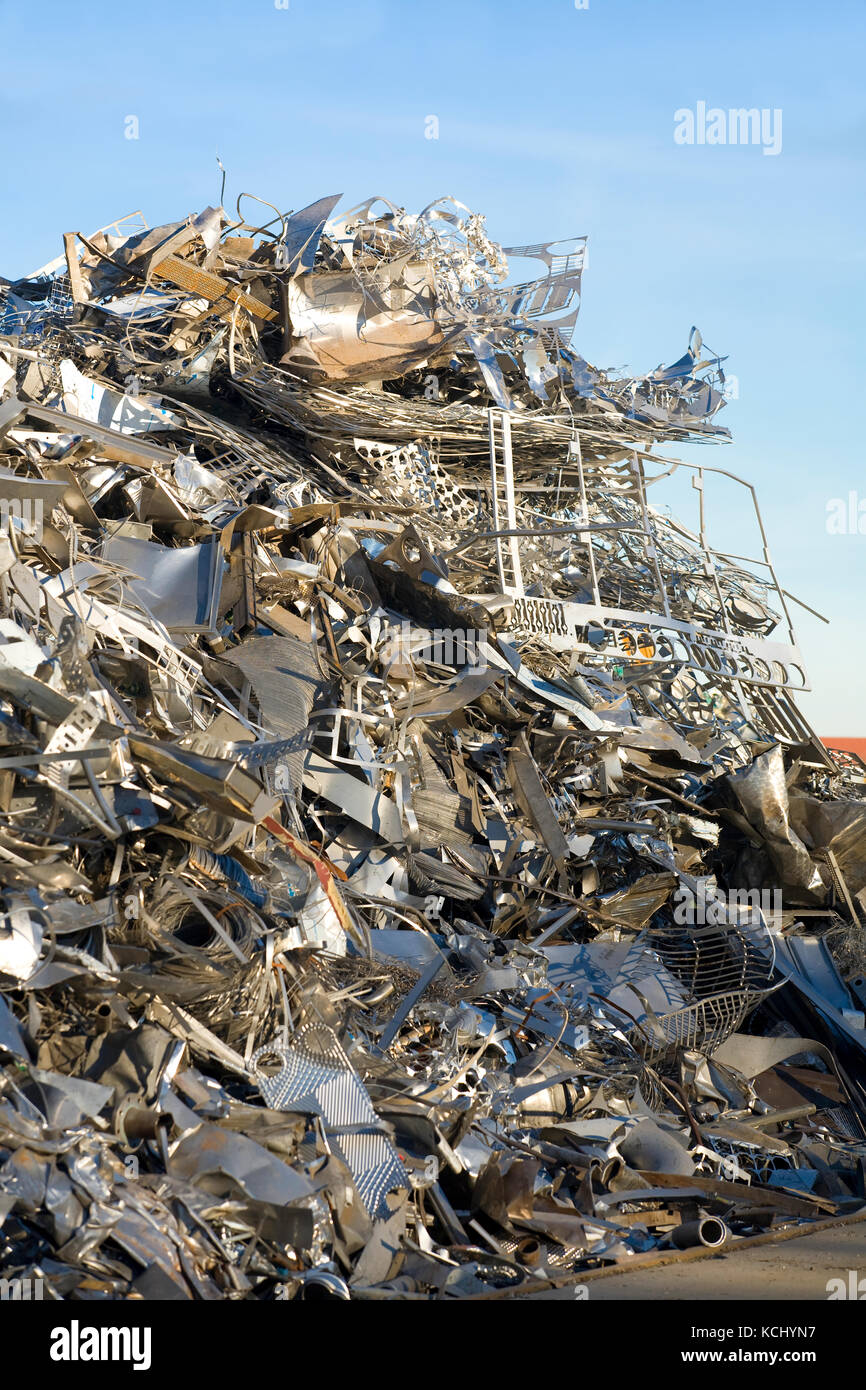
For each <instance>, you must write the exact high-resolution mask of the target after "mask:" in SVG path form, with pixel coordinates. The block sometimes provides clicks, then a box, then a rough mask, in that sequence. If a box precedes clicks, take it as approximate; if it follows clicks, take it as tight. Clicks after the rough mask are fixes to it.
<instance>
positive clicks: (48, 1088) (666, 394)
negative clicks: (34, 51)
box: [0, 195, 866, 1301]
mask: <svg viewBox="0 0 866 1390" xmlns="http://www.w3.org/2000/svg"><path fill="white" fill-rule="evenodd" d="M338 201H339V199H338V198H337V197H334V196H327V197H324V198H322V199H321V200H319V201H318V202H316V203H314V204H312V205H311V206H310V207H306V208H303V209H301V210H299V211H290V212H281V211H280V210H279V209H278V208H276V207H275V206H273V205H272V204H270V203H266V202H264V201H263V200H261V199H256V198H253V197H251V196H250V195H242V196H241V198H240V199H239V200H238V204H237V208H236V211H235V214H234V215H232V214H230V213H229V212H227V211H226V209H225V208H224V207H222V206H220V207H209V208H206V209H205V210H204V211H203V212H202V213H200V214H198V215H195V216H189V217H187V218H185V219H183V220H181V221H179V222H176V223H172V224H169V225H166V226H160V227H155V228H151V227H150V226H148V224H147V222H146V220H145V218H144V217H143V215H142V214H141V213H140V212H136V213H133V214H131V215H130V216H127V217H122V218H120V219H119V220H118V221H116V222H114V223H111V224H110V225H107V226H105V227H102V228H100V229H99V230H98V231H96V232H93V233H90V234H88V235H82V234H81V233H78V232H68V233H66V234H65V235H64V236H63V239H62V252H61V254H59V255H58V256H57V258H56V259H55V260H53V261H51V262H49V263H48V264H47V265H44V266H42V267H40V268H39V270H37V271H35V272H34V273H33V274H31V275H28V276H25V277H23V278H21V279H18V280H14V281H9V280H2V281H0V453H2V458H0V742H2V745H3V746H2V748H0V753H2V756H0V1078H2V1081H0V1213H2V1225H0V1252H2V1256H0V1267H2V1275H3V1277H4V1278H20V1279H28V1280H34V1279H38V1280H41V1281H42V1285H41V1287H42V1288H43V1290H44V1297H52V1298H56V1299H72V1300H75V1299H87V1298H94V1297H107V1298H112V1299H123V1298H128V1297H144V1298H155V1299H161V1298H178V1299H205V1300H216V1299H223V1298H251V1299H256V1300H260V1301H279V1300H284V1299H295V1298H298V1299H305V1298H307V1297H309V1296H311V1295H312V1296H316V1297H322V1296H325V1297H331V1298H338V1299H349V1298H351V1299H365V1298H366V1299H372V1298H398V1299H424V1298H443V1297H447V1298H471V1297H482V1298H484V1297H491V1296H511V1295H513V1294H520V1293H523V1292H527V1291H534V1290H535V1291H537V1290H543V1289H545V1288H549V1287H551V1285H552V1284H554V1283H556V1282H557V1281H562V1280H566V1281H567V1280H569V1279H574V1280H580V1279H583V1278H586V1277H589V1273H590V1272H591V1271H592V1270H593V1269H597V1268H599V1267H604V1266H609V1265H616V1266H618V1267H622V1268H624V1269H627V1268H628V1266H629V1262H630V1261H632V1260H633V1259H634V1257H635V1255H637V1254H640V1253H642V1252H647V1251H650V1250H654V1249H661V1250H666V1249H670V1250H678V1249H685V1248H688V1247H690V1246H699V1245H703V1246H706V1247H707V1248H708V1249H719V1248H726V1247H728V1246H732V1245H735V1244H736V1242H737V1241H738V1240H740V1239H742V1238H743V1237H745V1236H748V1235H750V1234H754V1233H756V1232H758V1231H762V1232H765V1233H766V1232H767V1231H768V1230H769V1232H770V1234H771V1235H772V1234H773V1233H774V1232H775V1231H777V1230H778V1231H779V1232H780V1233H781V1232H788V1231H789V1230H790V1228H791V1227H792V1226H797V1225H802V1227H803V1229H804V1230H805V1229H808V1223H809V1222H810V1220H814V1219H816V1218H821V1217H826V1216H828V1215H831V1216H832V1215H844V1214H846V1213H848V1212H852V1211H855V1210H857V1209H858V1208H859V1207H862V1205H863V1203H864V1199H866V1192H864V1186H863V1173H864V1170H866V1079H864V1076H866V1073H864V1065H863V1059H864V1050H866V1030H864V1009H866V983H864V981H866V945H864V942H866V936H864V921H866V793H864V774H866V768H864V767H863V765H862V764H860V763H859V761H858V760H857V759H856V758H853V757H851V756H846V755H840V754H837V753H834V752H831V751H828V750H827V749H826V748H824V747H823V746H822V745H821V743H820V742H819V740H818V739H817V738H816V737H815V735H814V734H813V732H812V730H811V729H810V728H809V725H808V724H807V722H806V720H805V719H804V718H803V716H802V714H801V713H800V711H799V709H798V707H797V704H796V695H797V692H798V691H801V690H804V689H807V688H808V683H807V675H806V670H805V665H804V662H803V659H802V655H801V653H800V651H799V648H798V645H797V640H796V635H795V632H794V627H793V616H792V610H793V608H794V607H795V606H796V605H797V604H798V603H800V600H797V599H794V598H793V597H792V596H791V595H790V594H789V593H788V592H787V591H786V590H785V589H784V588H782V586H781V582H780V579H779V577H778V576H777V573H776V570H775V568H774V565H773V561H772V557H771V554H770V550H769V543H768V539H767V536H766V533H765V529H764V524H763V521H762V518H761V514H760V511H759V509H758V504H757V499H756V495H755V491H754V489H753V487H752V486H751V484H750V483H748V482H745V481H743V480H741V479H739V478H737V477H736V475H735V474H733V473H730V472H729V471H727V470H725V469H719V468H713V467H710V466H709V465H704V464H701V465H696V464H690V463H685V462H683V461H681V460H678V459H676V458H672V457H670V456H669V454H668V452H667V450H668V448H669V447H670V446H671V445H675V444H677V443H693V442H705V443H714V442H715V443H719V442H724V441H725V440H727V438H728V431H727V430H726V429H725V428H724V427H723V426H722V425H720V424H719V423H718V422H717V417H718V414H719V412H720V410H721V409H722V407H723V406H724V404H725V391H726V385H725V373H724V368H723V365H722V364H723V361H724V359H723V358H720V357H718V356H717V355H716V354H715V353H713V352H711V351H710V350H709V349H708V348H706V347H705V345H704V343H703V341H702V338H701V335H700V334H699V333H698V332H697V330H696V329H692V331H691V333H690V336H689V340H688V347H687V350H686V352H685V353H684V354H683V355H682V356H681V357H680V358H679V359H678V360H677V361H675V362H674V363H673V364H672V365H670V366H662V367H658V368H656V369H655V370H654V371H650V372H648V373H647V374H645V375H644V376H641V377H633V378H619V377H616V376H614V375H613V374H611V373H609V372H605V371H602V370H600V369H598V368H595V367H593V366H591V365H590V364H589V363H588V362H587V361H586V360H585V359H584V358H583V357H582V356H581V355H580V354H579V352H578V351H577V350H576V348H575V347H573V346H572V333H573V330H574V327H575V322H576V318H577V312H578V307H579V302H580V292H581V277H582V273H583V270H584V266H585V251H586V243H585V239H584V238H580V237H579V238H575V239H572V240H570V241H555V242H544V243H538V244H536V245H524V246H519V247H510V248H503V247H502V246H500V245H499V244H498V243H497V242H495V241H494V240H493V239H492V237H491V236H490V234H489V232H488V230H487V228H486V225H485V222H484V219H483V217H480V216H479V215H477V214H476V213H473V212H471V211H470V210H469V209H468V208H466V207H464V206H463V205H462V204H461V203H459V202H457V201H456V200H454V199H453V198H441V199H438V200H437V201H436V202H433V203H431V204H430V205H429V206H428V207H426V208H425V209H423V210H422V211H421V212H419V213H417V214H412V213H408V212H406V211H405V210H404V209H402V208H399V207H397V206H395V205H394V204H392V203H389V202H388V201H387V200H385V199H382V198H375V199H371V200H370V201H369V202H366V203H364V204H362V205H360V206H358V207H355V208H353V209H351V210H350V211H348V212H345V213H338V212H337V211H336V208H337V204H338ZM527 263H531V264H532V267H533V268H532V270H531V271H530V272H529V274H530V276H531V277H534V278H524V277H523V276H522V275H521V271H520V267H521V266H522V265H525V264H527ZM660 450H664V452H660ZM689 476H690V478H691V482H692V485H693V487H694V489H695V490H696V494H697V497H696V501H697V510H698V524H697V527H696V529H695V530H690V529H689V528H688V527H686V526H685V525H683V524H681V523H680V522H679V521H677V520H675V519H674V517H673V516H672V514H671V512H670V508H669V505H668V503H667V502H666V501H665V500H664V499H665V486H664V485H665V483H666V482H668V483H671V480H673V483H671V485H672V486H675V485H676V483H677V482H678V481H679V480H680V479H682V478H683V477H689ZM719 479H725V480H727V482H728V484H729V485H730V486H731V487H734V488H739V489H745V492H746V493H748V499H747V500H748V504H749V512H750V514H751V515H753V516H754V520H755V526H756V534H757V536H758V547H757V553H755V554H754V555H752V556H746V555H743V554H736V555H735V554H729V553H725V552H724V551H722V550H720V549H718V548H717V547H716V546H715V545H714V544H713V541H712V538H711V526H710V519H709V509H708V506H707V505H706V499H707V492H708V489H709V488H710V487H711V486H714V485H715V483H716V481H718V480H719ZM740 495H742V496H745V494H742V493H741V494H740ZM745 514H746V513H745V511H744V510H743V511H742V515H743V516H745ZM744 529H745V528H744ZM743 545H745V542H744V543H743Z"/></svg>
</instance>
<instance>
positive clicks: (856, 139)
mask: <svg viewBox="0 0 866 1390" xmlns="http://www.w3.org/2000/svg"><path fill="white" fill-rule="evenodd" d="M0 53H2V54H3V59H4V61H3V79H2V84H0V150H2V181H0V272H2V273H3V274H4V275H6V276H7V277H12V276H15V275H20V274H23V273H26V272H27V271H29V270H32V269H34V268H35V267H37V266H38V265H40V264H42V263H43V262H45V261H46V260H48V259H49V258H50V257H52V256H54V255H57V254H59V252H60V251H61V250H62V243H61V233H62V232H64V231H73V230H75V231H78V230H80V231H83V232H85V233H87V232H89V231H91V230H93V229H94V228H96V227H97V226H100V225H102V224H103V223H105V222H108V221H110V220H111V219H113V218H115V217H117V216H119V215H122V214H123V213H126V212H129V211H132V210H134V209H136V208H139V207H140V208H141V209H142V210H143V211H144V213H145V215H146V217H147V218H148V221H149V222H151V223H152V224H153V223H159V222H163V221H169V220H172V219H175V218H179V217H182V216H184V215H185V214H186V213H188V212H196V211H200V210H201V208H202V207H204V206H205V205H206V204H208V203H214V202H216V201H217V200H218V196H219V187H220V185H219V171H218V169H217V166H216V162H215V156H216V154H217V153H219V155H220V156H221V158H222V160H223V163H224V164H225V166H226V169H227V171H228V183H227V190H226V204H227V206H228V207H233V205H234V201H235V199H236V197H237V195H238V193H239V192H241V191H242V190H246V191H249V192H253V193H256V194H258V195H260V196H261V197H263V198H266V199H268V200H269V201H270V202H272V203H276V204H277V205H278V206H280V207H281V208H282V209H288V208H292V207H294V208H298V207H302V206H303V205H304V204H306V203H308V202H311V201H312V200H313V199H314V198H317V197H319V196H321V195H322V194H325V193H336V192H342V193H344V194H345V200H344V204H343V205H344V206H350V205H351V204H352V203H355V202H359V201H361V199H363V198H365V197H367V196H370V195H372V194H377V193H381V194H384V195H386V196H387V197H389V198H390V199H391V200H392V201H395V202H397V203H400V204H402V205H403V206H406V207H409V208H414V207H421V206H423V205H424V204H426V203H427V202H429V201H431V199H433V198H434V197H436V196H438V195H440V194H443V193H451V194H453V195H454V196H455V197H457V198H459V199H461V200H462V201H463V202H465V203H467V204H469V206H470V207H472V208H474V209H475V210H477V211H480V212H484V213H485V214H486V216H487V222H488V229H489V231H490V233H491V235H492V236H494V237H495V238H496V239H497V240H499V241H501V242H503V243H504V244H506V245H509V244H512V245H515V244H520V243H524V242H531V241H543V240H550V239H553V238H556V237H561V236H568V235H571V234H583V233H586V234H588V236H589V246H590V252H589V269H588V271H587V273H586V275H585V277H584V293H583V304H582V308H581V314H580V318H579V320H578V326H577V331H576V333H575V337H574V343H575V346H576V347H577V348H578V350H579V351H580V352H582V353H583V355H584V356H585V357H587V358H588V359H589V360H590V361H591V362H593V363H595V364H597V365H599V366H605V367H616V368H628V369H629V370H630V371H634V372H642V371H645V370H647V369H649V368H652V367H654V366H656V365H657V364H658V363H659V362H661V361H672V360H674V359H675V358H676V357H678V356H679V355H680V354H681V352H682V351H683V349H684V348H685V345H686V341H687V338H688V333H689V329H690V327H691V325H692V324H697V325H698V326H699V327H700V329H701V331H702V333H703V335H704V338H705V340H706V342H707V343H708V344H710V345H711V347H712V348H713V349H714V350H715V351H717V352H721V353H727V354H728V358H729V360H728V362H727V364H726V370H727V371H729V372H731V373H733V374H734V375H735V376H736V377H737V380H738V391H739V395H738V399H736V400H734V401H732V402H731V404H730V405H729V406H728V407H727V408H726V409H725V410H724V411H723V412H722V416H721V419H722V420H723V421H724V423H725V424H727V425H728V426H729V428H731V430H732V431H733V434H734V442H733V444H731V445H728V446H726V447H724V448H720V449H714V450H713V449H707V448H701V449H690V450H685V451H682V456H683V457H686V458H689V459H691V460H693V461H701V462H705V463H707V464H716V465H718V466H720V467H723V468H727V469H730V470H731V471H732V472H734V473H737V474H740V475H741V476H744V477H747V478H750V479H752V480H753V481H754V482H755V483H756V485H757V487H758V492H759V497H760V500H761V505H762V510H763V514H764V518H765V522H766V525H767V528H768V531H769V536H770V543H771V547H772V552H773V557H774V560H775V563H776V567H777V570H778V571H779V574H780V578H781V580H782V583H783V584H784V585H785V587H786V588H788V589H789V590H791V591H792V592H793V593H795V594H797V595H799V596H801V597H802V598H804V599H805V600H806V601H807V602H808V603H810V604H811V605H812V606H813V607H815V608H817V609H819V610H820V611H822V612H824V613H825V614H827V615H828V616H829V617H831V618H832V620H833V621H832V625H831V626H830V627H825V626H824V625H823V624H821V623H819V622H818V621H817V620H816V619H813V618H810V617H809V616H808V615H806V614H802V616H801V617H799V618H798V632H799V636H800V641H801V646H802V648H803V650H804V653H805V657H806V662H807V666H808V668H809V671H810V674H811V676H812V684H813V686H814V688H815V694H813V695H810V696H807V697H805V698H804V700H803V708H804V711H805V713H806V714H807V717H808V718H809V719H810V720H811V721H812V722H813V724H814V725H815V727H816V728H817V729H818V731H819V732H820V733H824V734H859V735H866V708H864V704H866V702H864V698H863V692H864V684H866V681H864V677H866V642H864V637H863V631H862V629H863V623H862V617H863V608H864V601H866V583H864V580H866V534H864V535H858V534H853V535H831V534H828V532H827V529H826V516H827V504H828V502H830V501H831V499H833V498H847V496H848V493H849V492H851V491H855V492H856V493H857V495H858V499H859V498H860V497H862V498H863V499H864V512H866V476H864V453H863V444H862V442H861V439H860V437H859V434H858V428H859V425H858V419H859V410H858V407H859V404H860V400H859V395H860V393H861V392H860V388H861V383H862V381H863V378H864V368H866V360H864V358H866V353H864V346H863V334H862V325H863V318H864V313H863V311H864V307H866V305H864V300H866V294H864V268H866V250H864V223H866V215H864V214H866V180H864V149H866V85H864V83H863V78H862V74H863V68H864V60H866V6H864V4H863V3H862V0H856V2H855V0H830V3H827V4H824V5H815V4H813V3H806V0H792V2H791V3H777V0H759V3H757V4H756V3H755V0H751V3H747V2H746V0H729V2H728V3H727V4H725V5H723V6H711V5H705V4H701V5H695V4H694V3H681V0H589V7H588V8H587V9H577V8H576V6H575V4H574V0H534V3H532V4H529V3H526V4H524V3H518V0H499V3H496V0H438V3H436V4H432V3H426V0H423V2H422V3H416V0H331V2H330V3H321V0H289V7H288V8H287V9H278V8H277V7H276V4H275V3H274V0H211V3H203V2H202V0H176V2H175V3H173V4H170V3H165V0H149V3H147V4H143V5H119V4H117V3H112V4H108V3H104V2H103V0H88V2H87V4H86V5H83V6H82V5H73V4H71V3H62V0H42V2H41V3H40V4H39V5H38V6H36V5H31V6H26V5H23V4H22V3H21V2H20V0H14V3H12V4H10V3H7V2H6V0H0ZM699 101H705V102H706V103H707V106H708V107H713V106H715V107H721V108H723V109H725V110H727V109H729V108H731V107H758V108H770V109H775V108H779V109H780V110H781V112H782V149H781V153H780V154H778V155H777V156H775V157H774V156H766V155H764V154H763V153H762V150H761V148H760V147H757V146H751V145H750V146H729V145H715V146H711V145H694V146H681V145H678V144H676V143H675V142H674V139H673V131H674V112H675V111H677V110H679V109H682V108H692V109H694V108H695V106H696V104H697V102H699ZM130 115H134V116H136V117H137V118H138V123H139V138H138V139H137V140H128V139H126V138H125V136H124V129H125V119H126V117H128V116H130ZM430 115H435V116H437V117H438V120H439V138H438V140H430V139H425V134H424V131H425V120H426V118H427V117H428V116H430ZM684 519H686V520H688V519H689V518H688V517H687V516H686V517H685V518H684ZM717 525H718V530H717V531H716V532H714V533H711V534H713V535H714V538H715V537H717V539H718V543H719V544H722V545H727V546H729V548H731V549H732V550H736V551H740V552H742V551H743V547H744V544H748V543H750V542H751V540H752V533H751V532H750V534H749V536H748V537H746V536H745V535H744V534H742V532H743V521H742V513H741V510H740V503H739V500H734V501H728V502H725V501H724V500H723V499H720V503H719V507H718V512H717ZM864 528H866V517H864ZM795 611H796V610H795Z"/></svg>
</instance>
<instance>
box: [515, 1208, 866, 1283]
mask: <svg viewBox="0 0 866 1390" xmlns="http://www.w3.org/2000/svg"><path fill="white" fill-rule="evenodd" d="M852 1269H853V1270H856V1271H857V1277H858V1279H862V1280H863V1286H862V1289H861V1291H860V1296H861V1299H862V1300H863V1301H866V1221H861V1222H859V1223H858V1224H856V1225H851V1226H837V1227H833V1228H830V1229H825V1230H823V1231H815V1232H813V1233H812V1234H811V1235H804V1236H799V1237H797V1239H795V1240H787V1241H783V1242H781V1243H780V1244H778V1245H761V1246H757V1247H753V1248H752V1249H747V1250H735V1251H733V1252H731V1253H730V1254H727V1255H714V1256H711V1257H709V1258H708V1259H704V1260H695V1261H690V1262H688V1263H685V1264H681V1265H675V1264H671V1265H662V1266H660V1267H658V1268H655V1269H647V1270H642V1271H641V1270H635V1271H634V1272H633V1273H623V1274H615V1275H610V1276H609V1277H605V1278H603V1279H593V1280H591V1281H589V1282H588V1283H587V1284H586V1286H585V1287H586V1289H587V1295H588V1298H589V1301H590V1302H592V1303H601V1302H615V1301H617V1300H641V1301H643V1300H662V1299H663V1300H665V1301H670V1300H671V1299H699V1300H708V1301H710V1300H711V1301H717V1300H724V1299H740V1300H742V1299H747V1300H754V1301H756V1302H761V1301H764V1300H769V1299H779V1298H784V1299H790V1300H792V1301H799V1302H809V1301H812V1300H819V1301H821V1302H826V1301H827V1299H828V1291H827V1284H828V1281H829V1280H830V1279H840V1278H841V1279H844V1280H845V1281H846V1285H847V1283H848V1271H849V1270H852ZM529 1297H531V1299H532V1301H536V1300H538V1299H541V1298H545V1299H566V1300H574V1297H575V1292H574V1290H573V1289H570V1288H566V1289H557V1290H551V1291H549V1292H547V1293H545V1294H534V1295H531V1296H529ZM521 1301H525V1300H521Z"/></svg>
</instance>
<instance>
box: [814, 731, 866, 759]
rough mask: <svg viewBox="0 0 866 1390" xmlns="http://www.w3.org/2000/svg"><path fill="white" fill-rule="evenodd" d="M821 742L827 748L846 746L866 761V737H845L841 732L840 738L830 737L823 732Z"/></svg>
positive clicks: (850, 751)
mask: <svg viewBox="0 0 866 1390" xmlns="http://www.w3.org/2000/svg"><path fill="white" fill-rule="evenodd" d="M821 742H822V743H823V745H824V747H825V748H845V749H847V751H848V752H849V753H856V754H857V756H858V758H862V759H863V761H864V762H866V738H845V737H843V736H842V735H841V734H840V736H839V737H838V738H835V737H834V738H830V737H825V736H824V735H823V734H822V736H821Z"/></svg>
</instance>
